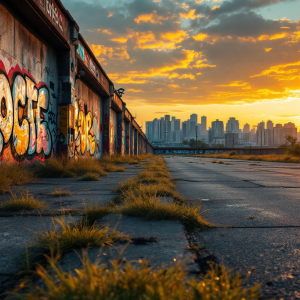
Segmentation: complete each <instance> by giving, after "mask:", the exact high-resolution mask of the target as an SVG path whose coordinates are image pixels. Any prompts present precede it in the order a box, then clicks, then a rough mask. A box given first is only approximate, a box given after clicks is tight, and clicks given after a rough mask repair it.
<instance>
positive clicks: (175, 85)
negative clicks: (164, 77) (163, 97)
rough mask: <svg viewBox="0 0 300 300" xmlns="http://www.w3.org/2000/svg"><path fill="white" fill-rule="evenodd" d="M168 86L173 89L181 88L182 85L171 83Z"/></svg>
mask: <svg viewBox="0 0 300 300" xmlns="http://www.w3.org/2000/svg"><path fill="white" fill-rule="evenodd" d="M168 87H169V88H171V89H179V88H180V86H179V85H178V84H169V85H168Z"/></svg>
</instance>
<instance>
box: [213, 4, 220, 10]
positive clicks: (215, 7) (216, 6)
mask: <svg viewBox="0 0 300 300" xmlns="http://www.w3.org/2000/svg"><path fill="white" fill-rule="evenodd" d="M219 7H220V5H215V6H214V7H213V8H212V9H211V10H212V11H213V10H216V9H217V8H219Z"/></svg>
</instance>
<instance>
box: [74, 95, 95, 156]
mask: <svg viewBox="0 0 300 300" xmlns="http://www.w3.org/2000/svg"><path fill="white" fill-rule="evenodd" d="M99 123H100V122H99V121H98V118H97V115H96V114H94V115H93V114H92V112H90V111H89V112H87V113H85V110H84V102H83V101H81V102H80V103H79V101H76V102H75V155H76V154H77V155H85V154H87V155H90V156H95V155H97V154H100V135H101V127H100V126H99Z"/></svg>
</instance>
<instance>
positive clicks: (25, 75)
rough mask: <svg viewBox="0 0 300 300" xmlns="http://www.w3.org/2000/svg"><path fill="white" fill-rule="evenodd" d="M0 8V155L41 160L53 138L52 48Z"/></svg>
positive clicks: (51, 148) (52, 148) (55, 90)
mask: <svg viewBox="0 0 300 300" xmlns="http://www.w3.org/2000/svg"><path fill="white" fill-rule="evenodd" d="M0 6H1V5H0ZM0 8H1V9H0V28H1V30H2V29H3V32H5V34H3V36H1V37H0V160H1V161H17V162H21V161H33V160H35V159H39V160H44V159H47V158H49V157H51V156H52V155H53V153H54V151H55V144H56V139H57V97H58V84H57V77H58V76H57V73H58V72H57V64H56V61H57V59H56V53H55V51H54V50H53V49H52V48H51V47H50V46H49V45H46V44H43V43H42V42H41V41H39V40H38V39H37V38H36V37H35V36H33V35H32V34H31V33H30V32H29V31H28V30H27V29H26V28H24V27H23V26H22V25H21V24H20V23H19V22H18V21H17V20H15V19H14V18H13V17H12V16H11V15H10V13H9V12H8V11H7V10H5V8H4V7H0ZM12 24H14V26H12ZM12 28H13V29H14V30H12ZM15 40H18V43H14V42H13V41H15Z"/></svg>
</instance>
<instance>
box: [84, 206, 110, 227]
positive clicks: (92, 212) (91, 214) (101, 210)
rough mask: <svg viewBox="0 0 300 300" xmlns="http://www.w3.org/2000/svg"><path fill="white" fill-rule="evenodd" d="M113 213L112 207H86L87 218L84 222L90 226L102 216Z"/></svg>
mask: <svg viewBox="0 0 300 300" xmlns="http://www.w3.org/2000/svg"><path fill="white" fill-rule="evenodd" d="M111 213H113V208H112V207H109V206H103V207H101V206H97V205H92V206H89V207H87V208H86V209H85V219H84V220H83V222H85V224H87V225H88V226H91V225H94V224H95V223H96V222H97V221H99V220H100V219H101V218H102V217H104V216H106V215H108V214H111Z"/></svg>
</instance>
